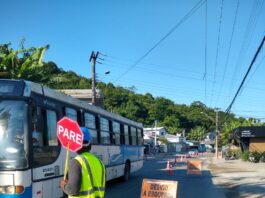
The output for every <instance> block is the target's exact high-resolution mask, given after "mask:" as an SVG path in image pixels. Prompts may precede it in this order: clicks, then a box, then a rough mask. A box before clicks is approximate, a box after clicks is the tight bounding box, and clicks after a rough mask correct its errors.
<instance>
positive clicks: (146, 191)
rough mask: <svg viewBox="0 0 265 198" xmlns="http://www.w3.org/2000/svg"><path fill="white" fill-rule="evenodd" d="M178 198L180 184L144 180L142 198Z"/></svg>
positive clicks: (167, 181)
mask: <svg viewBox="0 0 265 198" xmlns="http://www.w3.org/2000/svg"><path fill="white" fill-rule="evenodd" d="M153 197H161V198H163V197H170V198H177V197H178V182H177V181H169V180H155V179H143V183H142V190H141V198H153Z"/></svg>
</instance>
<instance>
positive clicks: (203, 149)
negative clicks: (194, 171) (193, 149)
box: [198, 144, 206, 153]
mask: <svg viewBox="0 0 265 198" xmlns="http://www.w3.org/2000/svg"><path fill="white" fill-rule="evenodd" d="M198 151H199V153H204V152H206V146H205V144H200V145H199V148H198Z"/></svg>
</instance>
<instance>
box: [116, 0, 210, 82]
mask: <svg viewBox="0 0 265 198" xmlns="http://www.w3.org/2000/svg"><path fill="white" fill-rule="evenodd" d="M205 1H206V0H201V1H199V2H198V3H197V4H196V5H195V6H194V7H193V8H192V9H191V10H190V11H189V12H188V13H187V14H186V15H185V16H184V17H183V18H182V19H181V20H180V21H179V22H178V23H177V24H176V25H175V26H174V27H173V28H172V29H171V30H170V31H169V32H168V33H167V34H166V35H165V36H163V37H162V38H161V39H160V40H159V41H158V42H157V43H156V44H155V45H154V46H153V47H152V48H151V49H149V50H148V51H147V52H146V53H145V54H144V55H143V56H141V57H140V58H139V59H138V60H137V61H136V62H135V63H134V64H133V65H132V66H131V67H129V68H128V69H127V70H126V71H125V72H124V73H122V74H121V75H120V76H119V77H118V78H117V79H116V80H115V82H117V81H118V80H119V79H121V78H122V77H123V76H124V75H125V74H127V73H128V72H129V71H130V70H132V69H133V68H134V67H135V66H136V65H138V64H139V63H140V62H141V61H142V60H143V59H144V58H145V57H146V56H147V55H149V54H150V53H151V52H152V51H153V50H154V49H155V48H157V47H158V46H159V45H160V44H161V43H162V42H163V41H164V40H165V39H166V38H167V37H168V36H169V35H171V34H172V33H173V32H174V31H175V30H176V29H177V28H178V27H179V26H180V25H181V24H182V23H184V22H185V21H186V20H187V19H188V18H189V17H190V16H192V15H193V14H194V13H195V12H196V11H197V10H198V9H199V8H200V7H201V6H202V5H203V4H204V2H205Z"/></svg>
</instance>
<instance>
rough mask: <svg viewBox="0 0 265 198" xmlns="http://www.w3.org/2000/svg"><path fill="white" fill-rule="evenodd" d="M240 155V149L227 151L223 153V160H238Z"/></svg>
mask: <svg viewBox="0 0 265 198" xmlns="http://www.w3.org/2000/svg"><path fill="white" fill-rule="evenodd" d="M241 155H242V152H241V150H240V149H228V150H227V151H226V152H225V158H226V159H232V158H233V159H239V158H240V157H241Z"/></svg>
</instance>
